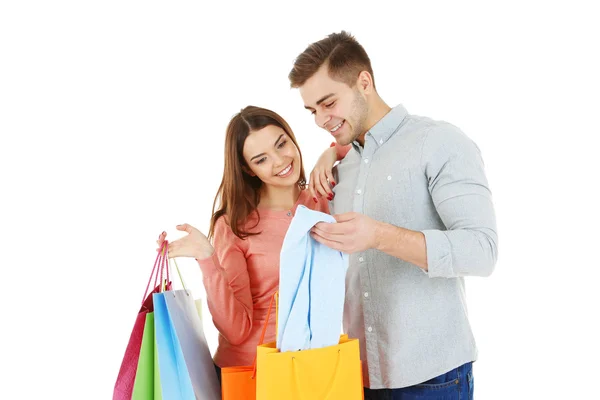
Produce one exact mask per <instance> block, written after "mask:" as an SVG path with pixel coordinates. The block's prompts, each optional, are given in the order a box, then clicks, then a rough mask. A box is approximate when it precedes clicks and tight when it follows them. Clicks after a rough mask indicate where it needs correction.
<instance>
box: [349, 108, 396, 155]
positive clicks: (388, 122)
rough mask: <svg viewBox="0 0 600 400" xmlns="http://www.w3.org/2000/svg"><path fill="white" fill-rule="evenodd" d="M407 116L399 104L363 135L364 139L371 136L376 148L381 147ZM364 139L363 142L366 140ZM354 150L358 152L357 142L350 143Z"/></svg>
mask: <svg viewBox="0 0 600 400" xmlns="http://www.w3.org/2000/svg"><path fill="white" fill-rule="evenodd" d="M407 115H408V111H406V108H404V106H402V105H401V104H399V105H397V106H396V107H394V108H392V109H391V110H390V112H388V113H387V114H386V115H384V116H383V118H381V119H380V120H379V121H377V123H376V124H375V125H373V127H372V128H371V129H369V131H368V132H367V134H366V135H365V136H366V137H369V136H371V137H372V138H373V139H374V141H375V143H376V144H377V146H378V147H379V146H381V145H383V144H384V143H385V142H387V141H388V139H389V138H390V137H391V136H392V135H393V134H394V133H396V132H397V131H398V127H399V126H400V124H401V123H402V121H404V118H406V116H407ZM366 137H365V140H366ZM352 145H353V146H354V148H355V149H357V150H358V148H360V145H359V144H358V142H357V141H354V142H353V143H352Z"/></svg>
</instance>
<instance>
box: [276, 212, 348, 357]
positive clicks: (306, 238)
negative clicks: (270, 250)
mask: <svg viewBox="0 0 600 400" xmlns="http://www.w3.org/2000/svg"><path fill="white" fill-rule="evenodd" d="M318 222H329V223H335V219H334V218H333V217H332V216H331V215H329V214H325V213H322V212H319V211H314V210H310V209H308V208H307V207H305V206H303V205H299V206H298V208H297V209H296V214H295V215H294V218H293V219H292V222H291V224H290V227H289V228H288V231H287V233H286V236H285V239H284V241H283V247H282V249H281V259H280V272H279V311H278V330H277V348H278V349H279V350H280V351H295V350H307V349H315V348H320V347H327V346H333V345H336V344H338V343H339V338H340V333H341V330H342V317H343V312H344V295H345V277H346V269H347V266H348V255H347V254H344V253H342V252H339V251H336V250H333V249H331V248H329V247H327V246H325V245H322V244H321V243H319V242H317V241H316V240H314V239H313V238H312V237H311V236H310V230H311V228H312V227H313V226H314V225H315V224H317V223H318Z"/></svg>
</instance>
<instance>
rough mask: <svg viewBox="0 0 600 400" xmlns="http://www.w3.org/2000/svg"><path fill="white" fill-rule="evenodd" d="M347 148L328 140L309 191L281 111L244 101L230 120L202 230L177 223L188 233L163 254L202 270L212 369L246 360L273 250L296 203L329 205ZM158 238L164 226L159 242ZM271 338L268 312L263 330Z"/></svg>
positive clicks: (271, 276) (263, 309)
mask: <svg viewBox="0 0 600 400" xmlns="http://www.w3.org/2000/svg"><path fill="white" fill-rule="evenodd" d="M346 151H347V149H345V148H341V149H337V151H336V149H335V148H332V149H329V150H327V151H326V152H325V153H324V154H323V156H321V158H320V160H319V163H318V166H319V168H315V170H314V171H313V176H315V177H323V179H319V178H315V179H314V181H315V183H313V187H312V188H311V191H309V190H307V189H306V186H307V185H306V179H305V175H304V167H303V165H302V155H301V153H300V149H299V148H298V143H297V141H296V138H295V136H294V133H293V132H292V130H291V128H290V127H289V125H288V124H287V122H286V121H285V120H284V119H283V118H281V117H280V116H279V115H278V114H276V113H275V112H273V111H270V110H267V109H264V108H259V107H254V106H248V107H246V108H244V109H243V110H242V111H241V112H239V113H238V114H236V115H235V116H234V117H233V118H232V120H231V121H230V122H229V125H228V127H227V132H226V139H225V168H224V172H223V179H222V181H221V185H220V187H219V190H218V192H217V195H216V197H215V201H214V204H213V216H212V218H211V223H210V230H209V233H208V237H207V236H205V235H204V234H203V233H202V232H200V231H199V230H198V229H196V228H194V227H192V226H190V225H188V224H183V225H178V226H177V230H180V231H185V232H187V236H184V237H183V238H181V239H179V240H175V241H173V242H171V243H170V245H169V257H194V258H196V260H197V261H198V264H199V265H200V269H201V270H202V275H203V283H204V286H205V288H206V294H207V302H208V307H209V310H210V312H211V315H212V317H213V322H214V324H215V326H216V327H217V329H218V331H219V343H218V348H217V351H216V353H215V355H214V362H215V364H216V365H217V367H218V368H217V370H218V371H219V372H220V368H223V367H229V366H242V365H250V364H251V363H252V361H253V359H254V356H255V354H256V346H257V344H258V341H259V337H260V332H261V329H262V327H263V324H264V322H265V319H266V315H267V311H268V306H269V301H270V299H271V297H272V295H273V293H275V292H276V291H277V290H278V288H279V253H280V250H281V247H282V245H283V240H284V237H285V234H286V232H287V229H288V227H289V225H290V222H291V220H292V218H293V216H294V213H295V211H296V208H297V207H298V205H300V204H302V205H305V206H306V207H309V208H311V209H313V210H318V211H322V212H329V207H328V203H327V199H329V200H331V199H332V198H333V194H332V192H331V189H330V187H329V184H328V183H326V181H327V179H329V182H330V183H331V185H334V183H333V182H332V179H331V178H330V177H331V173H330V170H331V167H332V166H333V164H334V162H335V160H336V159H337V158H339V157H341V156H343V155H344V152H346ZM317 183H318V185H317ZM311 192H312V193H314V195H313V194H311ZM217 204H219V206H218V209H217ZM215 209H216V211H215ZM165 238H166V233H164V232H163V233H162V234H161V235H160V236H159V239H158V241H157V242H158V244H159V247H160V245H161V244H162V242H163V241H164V240H165ZM211 239H212V242H213V244H211ZM273 340H275V318H272V319H271V320H270V321H269V325H268V329H267V335H266V337H265V341H266V342H269V341H273ZM219 375H220V374H219Z"/></svg>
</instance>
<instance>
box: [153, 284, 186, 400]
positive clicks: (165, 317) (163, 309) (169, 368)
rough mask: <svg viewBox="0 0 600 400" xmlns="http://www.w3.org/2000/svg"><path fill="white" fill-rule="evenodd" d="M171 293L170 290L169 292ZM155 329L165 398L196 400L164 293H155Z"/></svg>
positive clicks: (161, 382)
mask: <svg viewBox="0 0 600 400" xmlns="http://www.w3.org/2000/svg"><path fill="white" fill-rule="evenodd" d="M167 293H169V292H167ZM153 302H154V329H155V337H156V347H157V350H158V369H159V371H160V384H161V387H162V397H163V399H182V400H187V399H189V400H195V398H196V396H195V395H194V389H193V387H192V381H191V380H190V374H189V372H188V368H187V366H186V364H185V359H184V358H183V353H182V351H181V345H180V344H179V339H177V335H176V333H175V329H174V327H173V322H172V321H171V317H170V316H169V311H168V309H167V303H166V301H165V294H164V293H154V294H153Z"/></svg>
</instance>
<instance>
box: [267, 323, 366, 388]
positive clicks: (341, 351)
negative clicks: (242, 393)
mask: <svg viewBox="0 0 600 400" xmlns="http://www.w3.org/2000/svg"><path fill="white" fill-rule="evenodd" d="M256 369H257V377H256V399H257V400H282V399H286V400H288V399H289V400H362V399H363V381H362V370H361V362H360V350H359V346H358V339H349V338H348V336H347V335H342V336H340V342H339V344H338V345H336V346H329V347H323V348H319V349H311V350H302V351H287V352H283V353H281V352H279V350H277V348H276V342H271V343H267V344H264V345H261V346H258V348H257V366H256Z"/></svg>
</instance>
